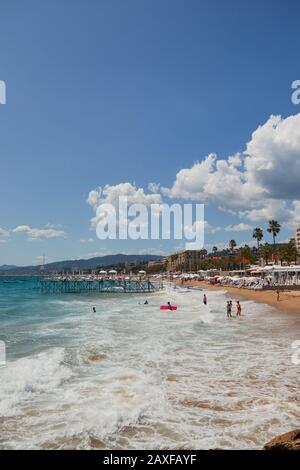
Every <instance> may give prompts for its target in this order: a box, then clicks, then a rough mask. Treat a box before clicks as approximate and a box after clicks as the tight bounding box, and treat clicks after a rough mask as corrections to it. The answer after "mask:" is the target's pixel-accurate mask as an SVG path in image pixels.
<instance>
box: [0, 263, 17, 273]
mask: <svg viewBox="0 0 300 470" xmlns="http://www.w3.org/2000/svg"><path fill="white" fill-rule="evenodd" d="M14 268H17V266H16V265H14V264H2V266H0V272H2V271H7V270H8V269H14Z"/></svg>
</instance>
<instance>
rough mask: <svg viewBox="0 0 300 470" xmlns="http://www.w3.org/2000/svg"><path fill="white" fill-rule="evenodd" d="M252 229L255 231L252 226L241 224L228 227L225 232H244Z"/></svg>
mask: <svg viewBox="0 0 300 470" xmlns="http://www.w3.org/2000/svg"><path fill="white" fill-rule="evenodd" d="M252 229H253V226H252V225H249V224H245V223H243V222H241V223H240V224H236V225H227V227H225V232H243V231H245V230H252Z"/></svg>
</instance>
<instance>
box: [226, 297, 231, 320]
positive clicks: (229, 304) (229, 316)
mask: <svg viewBox="0 0 300 470" xmlns="http://www.w3.org/2000/svg"><path fill="white" fill-rule="evenodd" d="M231 317H232V315H231V303H230V301H229V300H228V301H227V318H231Z"/></svg>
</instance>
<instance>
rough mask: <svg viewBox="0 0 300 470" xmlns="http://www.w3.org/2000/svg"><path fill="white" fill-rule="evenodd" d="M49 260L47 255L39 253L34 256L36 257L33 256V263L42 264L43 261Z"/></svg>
mask: <svg viewBox="0 0 300 470" xmlns="http://www.w3.org/2000/svg"><path fill="white" fill-rule="evenodd" d="M49 260H50V258H48V256H44V255H39V256H36V257H35V258H34V263H37V264H43V263H44V261H45V262H48V261H49Z"/></svg>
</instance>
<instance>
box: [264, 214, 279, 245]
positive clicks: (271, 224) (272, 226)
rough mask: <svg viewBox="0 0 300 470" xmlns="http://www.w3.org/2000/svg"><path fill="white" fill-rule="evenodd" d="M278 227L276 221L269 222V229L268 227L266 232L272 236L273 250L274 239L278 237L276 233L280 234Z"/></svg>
mask: <svg viewBox="0 0 300 470" xmlns="http://www.w3.org/2000/svg"><path fill="white" fill-rule="evenodd" d="M280 227H281V225H280V224H279V223H278V222H277V220H274V219H272V220H269V227H268V229H267V230H268V232H269V233H271V234H272V236H273V246H274V249H275V239H276V237H277V235H278V233H279V232H280Z"/></svg>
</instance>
